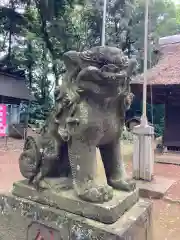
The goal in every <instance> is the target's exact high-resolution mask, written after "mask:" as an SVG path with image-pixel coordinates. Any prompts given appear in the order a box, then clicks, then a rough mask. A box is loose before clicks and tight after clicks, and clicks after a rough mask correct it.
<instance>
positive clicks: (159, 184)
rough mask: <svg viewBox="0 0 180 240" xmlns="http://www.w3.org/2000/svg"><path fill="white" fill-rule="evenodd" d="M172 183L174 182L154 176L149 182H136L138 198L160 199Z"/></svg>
mask: <svg viewBox="0 0 180 240" xmlns="http://www.w3.org/2000/svg"><path fill="white" fill-rule="evenodd" d="M174 183H175V180H173V179H167V178H165V177H161V176H155V177H154V179H153V180H152V181H151V182H148V181H144V180H136V184H137V187H138V188H139V195H140V197H143V198H154V199H160V198H162V197H163V196H164V195H165V193H166V192H167V190H168V189H169V188H170V187H171V186H172V185H173V184H174Z"/></svg>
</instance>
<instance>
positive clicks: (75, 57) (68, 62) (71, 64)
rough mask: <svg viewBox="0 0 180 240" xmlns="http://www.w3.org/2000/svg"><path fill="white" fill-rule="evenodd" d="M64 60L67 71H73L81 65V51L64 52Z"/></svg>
mask: <svg viewBox="0 0 180 240" xmlns="http://www.w3.org/2000/svg"><path fill="white" fill-rule="evenodd" d="M63 60H64V64H65V66H66V69H67V71H72V69H74V68H76V67H78V66H79V65H80V57H79V52H76V51H68V52H66V53H64V55H63Z"/></svg>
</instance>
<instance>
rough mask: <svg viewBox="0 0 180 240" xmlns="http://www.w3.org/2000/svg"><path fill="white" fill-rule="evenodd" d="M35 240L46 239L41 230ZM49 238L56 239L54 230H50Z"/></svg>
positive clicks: (50, 239)
mask: <svg viewBox="0 0 180 240" xmlns="http://www.w3.org/2000/svg"><path fill="white" fill-rule="evenodd" d="M49 237H50V238H49ZM35 240H46V238H45V237H43V236H41V233H40V230H39V232H38V234H37V236H36V238H35ZM47 240H54V236H53V232H52V231H49V236H48V239H47Z"/></svg>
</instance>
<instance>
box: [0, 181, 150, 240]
mask: <svg viewBox="0 0 180 240" xmlns="http://www.w3.org/2000/svg"><path fill="white" fill-rule="evenodd" d="M33 191H34V193H33ZM13 193H14V194H16V195H21V196H22V195H24V197H17V196H14V195H12V194H2V193H1V195H0V206H1V216H0V239H3V240H9V239H11V240H17V239H18V240H19V239H21V240H33V239H45V240H49V239H53V240H60V239H61V240H68V239H70V240H102V239H104V240H106V239H108V240H125V239H132V240H153V236H152V204H151V203H150V202H148V201H144V200H139V198H138V192H137V190H136V191H134V192H132V193H124V192H117V191H115V194H114V198H113V199H112V200H111V201H109V202H107V203H104V204H93V203H88V202H84V201H82V200H80V199H78V198H76V197H75V196H73V195H72V189H69V190H66V194H65V191H64V193H63V194H62V195H61V197H60V194H59V197H60V198H59V200H58V198H57V194H56V193H53V191H52V190H51V193H50V191H49V193H48V191H46V192H41V193H38V194H37V197H35V190H34V189H33V188H32V187H29V186H28V185H26V182H24V181H22V182H19V183H16V184H15V185H14V190H13ZM46 194H47V196H46ZM71 197H72V199H71ZM43 198H44V203H40V202H41V200H42V199H43ZM30 199H31V200H30ZM47 199H48V200H47ZM32 200H33V201H32ZM49 203H50V205H51V206H49ZM61 204H62V205H61ZM61 206H62V207H61ZM68 206H69V208H68ZM62 208H63V209H62ZM65 209H66V210H65ZM40 236H41V238H40Z"/></svg>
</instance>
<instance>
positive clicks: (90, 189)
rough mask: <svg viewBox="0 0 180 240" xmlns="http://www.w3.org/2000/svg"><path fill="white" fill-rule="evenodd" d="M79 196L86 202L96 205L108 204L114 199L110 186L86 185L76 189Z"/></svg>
mask: <svg viewBox="0 0 180 240" xmlns="http://www.w3.org/2000/svg"><path fill="white" fill-rule="evenodd" d="M75 190H76V193H77V195H78V196H79V197H80V198H81V199H82V200H85V201H88V202H94V203H103V202H108V201H109V200H111V199H112V198H113V189H112V188H111V187H110V186H108V185H100V186H99V185H96V184H94V183H85V184H83V185H82V186H81V187H80V186H78V187H77V186H76V187H75Z"/></svg>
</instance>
